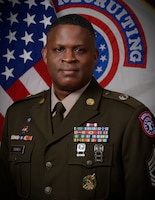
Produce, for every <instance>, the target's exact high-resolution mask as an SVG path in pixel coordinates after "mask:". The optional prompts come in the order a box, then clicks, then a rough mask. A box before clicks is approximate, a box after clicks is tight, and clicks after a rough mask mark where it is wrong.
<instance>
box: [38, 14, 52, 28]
mask: <svg viewBox="0 0 155 200" xmlns="http://www.w3.org/2000/svg"><path fill="white" fill-rule="evenodd" d="M51 18H52V17H46V16H45V15H43V20H41V21H40V23H43V24H44V28H46V27H47V26H48V25H50V24H51V22H50V20H51Z"/></svg>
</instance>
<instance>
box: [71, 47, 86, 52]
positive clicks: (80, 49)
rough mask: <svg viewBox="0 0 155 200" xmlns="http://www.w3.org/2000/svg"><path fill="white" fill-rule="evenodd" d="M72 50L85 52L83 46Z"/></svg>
mask: <svg viewBox="0 0 155 200" xmlns="http://www.w3.org/2000/svg"><path fill="white" fill-rule="evenodd" d="M74 51H75V52H77V53H84V52H85V50H84V49H83V48H79V47H78V48H76V49H75V50H74Z"/></svg>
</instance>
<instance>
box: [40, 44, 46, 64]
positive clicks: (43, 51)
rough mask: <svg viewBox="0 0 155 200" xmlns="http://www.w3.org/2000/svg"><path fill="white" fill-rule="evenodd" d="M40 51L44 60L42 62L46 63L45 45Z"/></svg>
mask: <svg viewBox="0 0 155 200" xmlns="http://www.w3.org/2000/svg"><path fill="white" fill-rule="evenodd" d="M41 53H42V58H43V60H44V63H45V64H47V48H46V46H45V47H44V48H43V49H42V51H41Z"/></svg>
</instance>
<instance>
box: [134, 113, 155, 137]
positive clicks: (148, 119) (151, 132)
mask: <svg viewBox="0 0 155 200" xmlns="http://www.w3.org/2000/svg"><path fill="white" fill-rule="evenodd" d="M138 119H139V121H140V123H141V125H142V129H143V131H144V133H146V135H147V136H149V137H155V124H154V122H153V118H152V115H151V113H150V112H149V111H145V112H142V113H141V114H140V115H139V117H138Z"/></svg>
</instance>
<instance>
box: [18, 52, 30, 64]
mask: <svg viewBox="0 0 155 200" xmlns="http://www.w3.org/2000/svg"><path fill="white" fill-rule="evenodd" d="M31 53H32V51H29V52H27V51H26V50H25V49H24V50H23V54H22V55H20V56H19V57H20V58H23V59H24V63H26V61H27V60H33V59H32V58H31V56H30V54H31Z"/></svg>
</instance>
